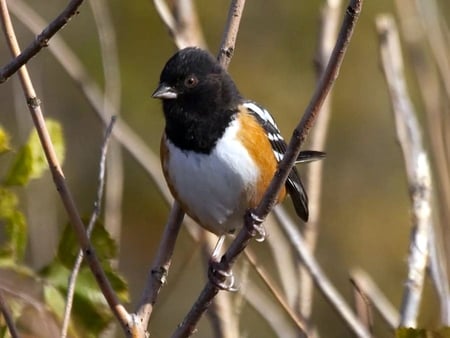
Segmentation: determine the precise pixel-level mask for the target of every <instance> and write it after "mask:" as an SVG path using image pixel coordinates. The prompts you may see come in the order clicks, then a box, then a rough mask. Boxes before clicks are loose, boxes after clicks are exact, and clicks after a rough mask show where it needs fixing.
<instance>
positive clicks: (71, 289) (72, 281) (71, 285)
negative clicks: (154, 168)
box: [61, 117, 116, 338]
mask: <svg viewBox="0 0 450 338" xmlns="http://www.w3.org/2000/svg"><path fill="white" fill-rule="evenodd" d="M115 121H116V119H115V117H113V118H112V119H111V122H110V124H109V126H108V127H107V128H106V131H105V136H104V138H103V145H102V148H101V155H100V165H99V173H98V187H97V196H96V199H95V201H94V210H93V211H92V215H91V218H90V219H89V223H88V227H87V233H88V236H89V237H90V235H91V233H92V230H93V229H94V226H95V223H96V222H97V219H98V217H99V215H100V211H101V209H102V200H103V192H104V186H105V170H106V154H107V153H108V142H109V139H110V136H111V132H112V129H113V127H114V123H115ZM83 257H84V254H83V251H82V250H80V251H79V252H78V256H77V259H76V260H75V264H74V266H73V269H72V272H71V274H70V276H69V282H68V287H67V296H66V307H65V309H64V316H63V324H62V329H61V337H63V338H65V337H67V330H68V329H69V322H70V313H71V310H72V304H73V296H74V294H75V287H76V282H77V277H78V272H79V271H80V267H81V263H82V262H83Z"/></svg>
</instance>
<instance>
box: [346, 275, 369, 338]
mask: <svg viewBox="0 0 450 338" xmlns="http://www.w3.org/2000/svg"><path fill="white" fill-rule="evenodd" d="M350 283H351V285H352V291H353V301H354V304H355V312H356V315H357V316H358V318H359V320H360V321H361V323H362V324H363V325H364V326H365V327H366V328H367V330H368V331H369V332H370V333H371V334H373V313H372V304H371V303H370V299H369V297H367V295H366V293H365V292H364V290H363V289H362V288H361V286H360V285H359V284H358V281H356V280H354V279H353V278H350Z"/></svg>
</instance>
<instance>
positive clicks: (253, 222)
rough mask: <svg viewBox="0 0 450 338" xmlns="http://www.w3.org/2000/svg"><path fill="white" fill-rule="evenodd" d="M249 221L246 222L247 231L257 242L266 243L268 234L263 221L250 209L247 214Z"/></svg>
mask: <svg viewBox="0 0 450 338" xmlns="http://www.w3.org/2000/svg"><path fill="white" fill-rule="evenodd" d="M246 217H247V219H246V220H245V226H246V227H247V231H248V232H249V234H250V235H251V236H252V237H255V241H257V242H264V240H265V239H266V236H267V233H266V229H265V228H264V225H263V224H262V223H263V221H264V220H263V219H262V218H261V217H259V216H258V215H256V214H255V212H254V210H252V209H250V210H248V211H247V213H246Z"/></svg>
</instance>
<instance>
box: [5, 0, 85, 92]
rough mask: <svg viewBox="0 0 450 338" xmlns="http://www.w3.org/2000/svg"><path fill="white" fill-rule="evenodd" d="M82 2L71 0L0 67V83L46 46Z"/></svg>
mask: <svg viewBox="0 0 450 338" xmlns="http://www.w3.org/2000/svg"><path fill="white" fill-rule="evenodd" d="M82 3H83V0H72V1H70V2H69V4H68V5H67V6H66V8H65V9H64V10H63V11H62V12H61V13H60V14H59V15H58V16H57V17H56V18H55V19H54V20H53V21H52V22H50V24H49V25H48V26H47V27H46V28H45V29H44V30H43V31H42V32H41V33H40V34H39V35H38V36H36V38H35V39H34V41H33V42H32V43H30V45H29V46H28V47H27V48H25V49H24V50H23V51H22V52H21V53H19V54H17V55H16V56H15V57H14V59H13V60H11V61H10V62H9V63H8V64H7V65H5V66H4V67H3V68H2V69H0V83H3V82H5V81H6V80H7V79H8V78H9V77H10V76H11V75H13V74H14V73H15V72H17V71H18V70H19V68H20V67H21V66H23V65H24V64H25V63H27V62H28V60H30V59H31V58H32V57H33V56H35V55H36V54H37V53H39V51H40V50H41V49H42V48H43V47H47V45H48V42H49V40H50V39H51V38H52V37H53V35H55V34H56V33H57V32H58V31H59V30H60V29H62V28H63V27H64V26H65V25H66V24H67V22H69V20H70V19H71V18H72V16H74V15H75V14H77V13H78V8H79V7H80V6H81V4H82Z"/></svg>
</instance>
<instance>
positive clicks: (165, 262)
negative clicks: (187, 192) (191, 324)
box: [136, 202, 184, 328]
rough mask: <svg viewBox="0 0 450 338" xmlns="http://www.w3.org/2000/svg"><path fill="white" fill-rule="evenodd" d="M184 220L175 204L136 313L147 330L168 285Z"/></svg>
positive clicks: (178, 206) (177, 205)
mask: <svg viewBox="0 0 450 338" xmlns="http://www.w3.org/2000/svg"><path fill="white" fill-rule="evenodd" d="M183 218H184V213H183V212H182V210H181V207H180V205H179V204H178V203H177V202H174V203H173V206H172V209H171V210H170V214H169V219H168V220H167V224H166V226H165V227H164V233H163V236H162V238H161V240H160V242H159V243H160V244H159V248H158V250H157V251H156V257H155V259H154V261H153V263H152V268H151V270H150V272H149V275H148V278H147V283H146V286H145V289H144V292H143V295H142V297H141V300H140V305H139V307H138V310H137V311H136V313H137V316H138V318H140V320H141V321H142V326H143V327H144V328H147V325H148V321H149V320H150V316H151V314H152V311H153V305H154V304H155V303H156V299H157V297H158V294H159V292H160V291H161V288H162V286H163V285H164V284H165V283H166V280H167V274H168V273H169V268H170V265H171V263H172V255H173V250H174V248H175V242H176V239H177V236H178V233H179V231H180V226H181V223H182V221H183Z"/></svg>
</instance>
